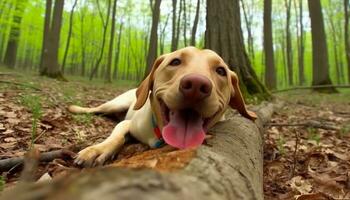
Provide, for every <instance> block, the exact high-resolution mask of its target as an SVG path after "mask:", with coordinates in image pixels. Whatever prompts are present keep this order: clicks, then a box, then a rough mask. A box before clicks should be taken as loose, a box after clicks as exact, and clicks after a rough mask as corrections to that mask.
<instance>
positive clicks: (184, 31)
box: [182, 0, 187, 46]
mask: <svg viewBox="0 0 350 200" xmlns="http://www.w3.org/2000/svg"><path fill="white" fill-rule="evenodd" d="M182 4H183V5H182V7H183V19H184V20H183V32H182V33H183V38H184V45H185V46H187V11H186V7H187V6H186V0H182Z"/></svg>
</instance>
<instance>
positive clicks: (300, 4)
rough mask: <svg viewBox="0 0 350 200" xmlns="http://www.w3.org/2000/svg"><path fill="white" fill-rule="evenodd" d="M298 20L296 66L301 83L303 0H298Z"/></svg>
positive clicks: (303, 43)
mask: <svg viewBox="0 0 350 200" xmlns="http://www.w3.org/2000/svg"><path fill="white" fill-rule="evenodd" d="M298 22H299V25H298V24H297V26H296V27H298V32H299V33H298V37H297V40H298V41H297V42H298V66H299V85H303V84H304V82H305V73H304V52H305V37H304V35H305V33H304V23H303V0H299V14H298Z"/></svg>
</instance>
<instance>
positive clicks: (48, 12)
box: [39, 0, 52, 73]
mask: <svg viewBox="0 0 350 200" xmlns="http://www.w3.org/2000/svg"><path fill="white" fill-rule="evenodd" d="M51 13H52V0H46V8H45V21H44V32H43V40H42V47H41V57H40V68H39V71H40V73H42V72H44V70H45V69H44V62H46V61H44V59H46V58H47V53H48V48H49V46H48V44H49V41H48V39H49V37H48V36H49V34H50V26H51V25H50V22H51Z"/></svg>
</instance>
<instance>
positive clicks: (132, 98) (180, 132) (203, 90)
mask: <svg viewBox="0 0 350 200" xmlns="http://www.w3.org/2000/svg"><path fill="white" fill-rule="evenodd" d="M228 106H230V107H232V108H234V109H237V110H238V112H239V113H240V114H241V115H242V116H244V117H246V118H248V119H251V120H254V119H256V115H255V113H253V112H250V111H248V110H247V109H246V106H245V103H244V100H243V97H242V94H241V92H240V89H239V86H238V78H237V75H236V74H235V73H234V72H232V71H230V70H229V68H228V66H227V65H226V64H225V62H224V61H223V59H222V58H221V57H220V56H218V55H217V54H216V53H215V52H213V51H211V50H200V49H197V48H195V47H186V48H183V49H180V50H177V51H175V52H172V53H169V54H165V55H162V56H160V57H159V58H158V59H157V60H156V61H155V63H154V65H153V68H152V69H151V72H150V74H149V75H148V76H147V78H146V79H145V80H144V81H143V82H142V83H141V84H140V86H139V87H138V88H137V89H132V90H129V91H127V92H125V93H123V94H121V95H120V96H118V97H116V98H115V99H113V100H111V101H108V102H106V103H104V104H102V105H100V106H98V107H95V108H83V107H79V106H75V105H73V106H70V107H69V111H70V112H72V113H104V114H111V113H118V112H125V111H127V114H126V117H125V120H124V121H121V122H120V123H119V124H117V126H116V127H115V128H114V130H113V132H112V134H111V135H110V136H109V137H108V138H107V139H106V140H104V141H103V142H102V143H99V144H96V145H93V146H90V147H87V148H85V149H84V150H82V151H80V152H79V154H78V156H77V158H76V160H75V163H76V164H78V165H83V166H87V167H88V166H94V165H102V164H103V163H104V162H105V161H106V160H107V159H109V158H111V157H112V156H114V155H115V154H116V153H117V152H118V150H119V149H120V148H121V147H122V145H123V144H124V142H125V135H126V134H127V133H130V134H131V135H132V136H133V137H134V138H136V139H137V140H139V141H140V142H142V143H144V144H147V145H149V146H150V147H153V148H156V147H159V146H161V145H162V144H163V143H166V144H168V145H171V146H173V147H176V148H180V149H184V148H191V147H197V146H199V145H201V144H202V143H203V141H204V139H205V135H206V132H207V130H208V129H209V128H210V127H212V126H213V125H214V124H215V123H216V122H218V121H219V120H221V119H222V117H223V114H224V112H225V110H226V109H227V107H228Z"/></svg>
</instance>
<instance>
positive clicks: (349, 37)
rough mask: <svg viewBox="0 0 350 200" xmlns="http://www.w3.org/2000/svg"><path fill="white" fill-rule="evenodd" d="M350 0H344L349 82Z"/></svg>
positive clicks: (349, 79) (349, 80)
mask: <svg viewBox="0 0 350 200" xmlns="http://www.w3.org/2000/svg"><path fill="white" fill-rule="evenodd" d="M349 7H350V4H349V0H344V16H345V22H344V29H345V30H344V40H345V41H344V42H345V51H346V61H347V64H348V83H350V35H349V20H350V14H349Z"/></svg>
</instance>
